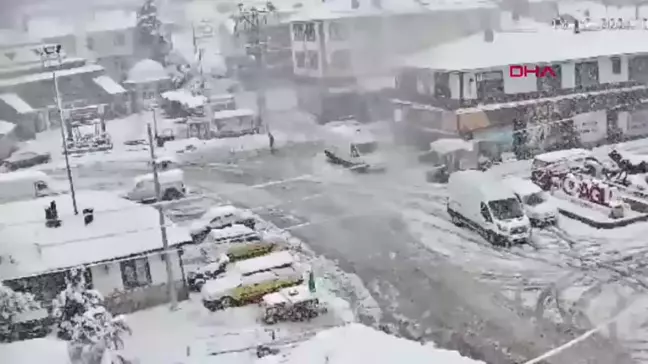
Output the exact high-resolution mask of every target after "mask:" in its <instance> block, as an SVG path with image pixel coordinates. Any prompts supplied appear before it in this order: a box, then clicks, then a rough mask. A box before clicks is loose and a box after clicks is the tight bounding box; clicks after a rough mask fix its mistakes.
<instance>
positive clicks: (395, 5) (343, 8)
mask: <svg viewBox="0 0 648 364" xmlns="http://www.w3.org/2000/svg"><path fill="white" fill-rule="evenodd" d="M380 2H381V8H377V7H376V6H374V5H373V1H372V0H358V3H359V7H358V8H357V9H353V8H352V7H351V1H350V0H331V1H326V2H321V3H320V2H318V3H314V4H308V5H306V6H304V7H302V8H301V9H299V10H298V11H296V12H295V13H294V14H292V16H290V17H289V21H308V20H333V19H341V18H355V17H371V16H377V17H378V16H389V15H396V14H419V13H422V12H423V13H424V12H426V11H444V10H462V9H479V8H493V7H495V4H494V3H493V2H491V1H488V0H472V1H471V0H446V1H430V2H424V1H416V0H381V1H380Z"/></svg>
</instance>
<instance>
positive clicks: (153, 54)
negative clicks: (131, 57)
mask: <svg viewBox="0 0 648 364" xmlns="http://www.w3.org/2000/svg"><path fill="white" fill-rule="evenodd" d="M137 34H138V43H139V45H140V46H141V47H143V48H142V49H146V50H147V51H148V54H147V55H146V57H147V58H151V59H152V60H154V61H157V62H160V63H162V64H164V62H165V57H166V55H167V54H168V53H169V50H170V46H169V42H167V40H166V39H164V35H163V34H162V22H161V21H160V19H159V18H158V9H157V6H156V5H155V0H145V1H144V4H143V5H142V7H141V8H140V9H139V10H138V11H137Z"/></svg>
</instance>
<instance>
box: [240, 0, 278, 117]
mask: <svg viewBox="0 0 648 364" xmlns="http://www.w3.org/2000/svg"><path fill="white" fill-rule="evenodd" d="M275 10H276V8H275V6H274V5H272V3H271V2H268V3H266V6H265V7H264V8H257V7H250V8H245V7H244V6H243V5H242V4H239V13H238V14H237V15H235V16H234V20H235V21H236V27H235V33H236V34H241V33H244V34H245V36H246V48H247V52H248V54H250V55H252V56H253V57H254V60H255V63H256V80H257V82H256V83H257V85H256V86H257V99H256V103H257V111H258V113H259V118H261V120H263V121H264V122H266V121H265V116H266V110H267V107H266V95H265V86H266V85H265V81H266V80H265V76H266V62H265V56H266V51H267V45H268V44H267V39H266V35H265V33H264V32H263V27H264V26H265V25H267V24H268V16H269V15H270V14H273V13H274V12H275Z"/></svg>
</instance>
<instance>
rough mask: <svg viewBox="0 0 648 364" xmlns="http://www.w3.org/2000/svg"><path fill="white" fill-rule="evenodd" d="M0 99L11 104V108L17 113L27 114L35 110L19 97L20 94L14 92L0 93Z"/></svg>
mask: <svg viewBox="0 0 648 364" xmlns="http://www.w3.org/2000/svg"><path fill="white" fill-rule="evenodd" d="M0 100H2V101H4V103H5V104H7V105H9V106H11V108H12V109H14V110H16V112H17V113H18V114H29V113H32V112H35V111H36V110H34V109H33V108H32V107H31V106H29V104H28V103H26V102H25V100H23V99H21V98H20V96H18V95H16V94H14V93H6V94H0Z"/></svg>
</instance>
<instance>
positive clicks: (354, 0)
mask: <svg viewBox="0 0 648 364" xmlns="http://www.w3.org/2000/svg"><path fill="white" fill-rule="evenodd" d="M359 7H360V2H359V1H358V0H351V9H358V8H359Z"/></svg>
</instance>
